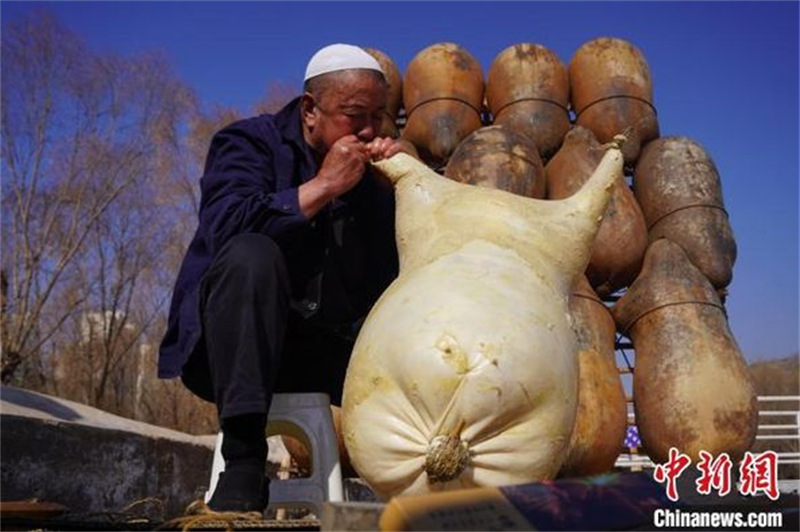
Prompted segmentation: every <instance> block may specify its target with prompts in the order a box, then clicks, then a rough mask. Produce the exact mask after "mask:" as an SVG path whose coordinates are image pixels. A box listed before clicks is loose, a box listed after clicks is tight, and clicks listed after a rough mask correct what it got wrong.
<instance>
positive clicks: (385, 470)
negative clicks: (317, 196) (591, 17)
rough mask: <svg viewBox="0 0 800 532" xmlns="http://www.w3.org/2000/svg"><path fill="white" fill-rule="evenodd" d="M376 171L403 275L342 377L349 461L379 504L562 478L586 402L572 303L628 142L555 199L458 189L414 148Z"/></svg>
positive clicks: (364, 329) (381, 301)
mask: <svg viewBox="0 0 800 532" xmlns="http://www.w3.org/2000/svg"><path fill="white" fill-rule="evenodd" d="M620 141H621V139H620ZM374 165H375V167H376V168H377V169H378V171H379V172H380V173H382V174H384V175H385V176H386V177H387V178H388V179H390V180H391V181H392V182H393V183H394V186H395V192H396V200H397V228H396V231H397V234H396V237H397V246H398V251H399V255H400V274H399V276H398V278H397V279H396V280H395V281H394V282H393V283H392V284H391V285H390V286H389V288H388V289H387V290H386V291H385V292H384V294H383V295H382V296H381V298H380V299H379V300H378V302H377V303H376V304H375V306H374V307H373V309H372V311H371V312H370V314H369V316H368V317H367V320H366V321H365V323H364V326H363V327H362V329H361V332H360V334H359V337H358V340H357V342H356V345H355V348H354V351H353V355H352V358H351V361H350V365H349V367H348V370H347V378H346V382H345V388H344V401H343V425H344V437H345V444H346V446H347V449H348V452H349V455H350V458H351V460H352V463H353V465H354V467H355V468H356V470H357V471H358V473H359V474H360V475H361V476H362V478H363V479H364V480H365V481H366V482H367V483H368V484H369V485H370V486H371V487H372V488H373V489H374V490H375V491H376V492H377V493H378V494H379V495H381V496H383V497H390V496H393V495H398V494H418V493H426V492H430V491H439V490H447V489H456V488H466V487H474V486H486V485H492V486H496V485H508V484H519V483H524V482H532V481H536V480H541V479H548V478H552V477H554V476H555V474H556V473H557V472H558V469H559V467H560V465H561V463H562V461H563V459H564V455H565V452H566V447H567V444H568V442H569V438H570V434H571V431H572V426H573V420H574V417H575V410H576V407H577V397H578V392H577V385H578V365H577V358H576V356H577V347H576V341H575V338H574V334H573V332H572V330H571V328H570V319H569V314H568V306H567V303H568V297H569V293H570V287H571V285H572V281H573V279H574V278H575V276H576V275H577V274H579V273H582V272H583V270H584V269H585V267H586V263H587V261H588V259H589V254H590V251H591V245H592V241H593V239H594V235H595V233H596V232H597V228H598V226H599V223H600V220H601V218H602V214H603V212H604V211H605V208H606V204H607V201H608V197H609V193H610V189H611V186H612V183H613V182H614V180H615V179H622V178H623V175H622V156H621V154H620V150H619V146H618V145H616V144H612V145H611V147H609V148H608V149H607V151H606V153H605V155H604V157H603V160H602V161H601V162H600V164H599V166H598V168H597V170H596V171H595V173H594V175H593V176H592V178H591V179H590V180H589V181H588V182H587V183H586V184H585V185H584V187H583V188H582V189H581V190H580V191H578V192H577V193H576V194H575V195H573V196H571V197H569V198H567V199H564V200H558V201H542V200H534V199H530V198H525V197H522V196H517V195H513V194H510V193H507V192H503V191H500V190H493V189H487V188H480V187H476V186H472V185H465V184H461V183H456V182H454V181H451V180H448V179H446V178H444V177H442V176H439V175H438V174H436V173H435V172H433V171H431V170H430V169H428V168H427V167H426V166H425V165H423V164H422V163H420V162H419V161H417V160H415V159H413V158H412V157H410V156H408V155H405V154H398V155H396V156H394V157H392V158H391V159H388V160H385V161H380V162H377V163H374Z"/></svg>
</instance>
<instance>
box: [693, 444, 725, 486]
mask: <svg viewBox="0 0 800 532" xmlns="http://www.w3.org/2000/svg"><path fill="white" fill-rule="evenodd" d="M713 458H714V457H713V456H711V453H707V452H706V451H700V463H698V464H697V469H699V470H700V473H701V475H700V478H698V479H697V480H696V481H695V485H696V486H697V493H699V494H701V495H708V494H709V493H711V489H712V488H713V489H715V490H717V491H718V492H719V494H720V496H724V495H727V494H728V493H730V491H731V467H733V461H732V460H731V457H730V456H728V453H722V454H721V455H719V456H717V458H716V459H713ZM712 459H713V460H712Z"/></svg>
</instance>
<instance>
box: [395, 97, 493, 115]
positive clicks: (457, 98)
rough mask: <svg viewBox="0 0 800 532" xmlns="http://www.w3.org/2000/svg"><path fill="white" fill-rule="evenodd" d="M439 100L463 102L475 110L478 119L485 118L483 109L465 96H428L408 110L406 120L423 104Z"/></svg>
mask: <svg viewBox="0 0 800 532" xmlns="http://www.w3.org/2000/svg"><path fill="white" fill-rule="evenodd" d="M439 100H450V101H454V102H459V103H463V104H464V105H466V106H467V107H469V108H470V109H472V110H473V111H475V113H477V115H478V119H480V120H482V119H483V117H482V115H481V110H480V109H478V108H477V107H475V106H474V105H472V103H470V102H468V101H467V100H464V99H463V98H459V97H457V96H436V97H433V98H428V99H427V100H422V101H421V102H417V104H416V105H414V106H413V107H412V108H411V109H409V110H408V111H406V120H409V119H410V118H411V113H413V112H414V111H416V110H417V109H419V108H420V107H422V106H423V105H425V104H428V103H431V102H436V101H439Z"/></svg>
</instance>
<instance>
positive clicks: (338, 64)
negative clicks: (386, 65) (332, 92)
mask: <svg viewBox="0 0 800 532" xmlns="http://www.w3.org/2000/svg"><path fill="white" fill-rule="evenodd" d="M355 68H365V69H367V70H377V71H378V72H380V73H381V74H384V72H383V69H382V68H381V65H380V63H378V61H377V60H376V59H375V58H374V57H372V56H371V55H369V54H368V53H367V52H365V51H364V50H362V49H361V48H359V47H358V46H353V45H352V44H331V45H329V46H326V47H325V48H322V49H320V50H319V51H318V52H317V53H315V54H314V56H313V57H312V58H311V61H309V62H308V66H307V67H306V76H305V78H303V82H306V81H308V80H309V79H311V78H313V77H315V76H319V75H321V74H327V73H328V72H337V71H339V70H351V69H355ZM384 76H385V74H384Z"/></svg>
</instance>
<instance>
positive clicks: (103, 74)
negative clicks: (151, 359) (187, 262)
mask: <svg viewBox="0 0 800 532" xmlns="http://www.w3.org/2000/svg"><path fill="white" fill-rule="evenodd" d="M2 48H3V64H2V107H3V109H2V134H3V140H2V155H3V157H2V170H3V174H4V176H5V179H4V181H3V188H4V190H3V214H2V222H3V259H2V271H3V274H4V276H5V277H6V278H7V279H8V288H7V290H6V293H5V298H4V305H3V309H2V311H3V312H2V343H3V353H2V381H3V382H5V383H8V382H12V381H15V379H16V382H27V383H28V384H30V382H31V381H30V379H31V377H32V376H33V377H36V379H38V383H39V384H40V385H41V384H44V383H46V382H47V381H48V377H49V376H48V370H49V368H52V367H53V364H54V362H55V360H52V359H51V358H52V357H58V356H61V355H62V354H64V353H66V352H67V351H69V349H67V348H68V347H70V348H72V349H73V350H74V349H77V348H78V347H79V346H80V347H81V348H82V349H81V354H82V355H84V358H85V359H86V360H87V361H88V362H89V363H90V366H93V365H94V364H91V359H92V357H93V355H96V356H97V358H98V359H99V360H101V361H102V364H101V366H100V370H99V372H97V371H89V370H88V368H81V367H80V365H79V364H77V362H76V361H77V360H80V359H81V356H79V355H76V357H75V358H76V361H75V362H74V363H73V364H71V366H72V367H73V368H74V371H78V372H79V371H88V373H89V376H90V377H91V378H94V377H95V376H96V381H91V382H90V383H89V387H90V389H91V394H90V398H89V401H88V402H90V403H91V404H98V405H99V404H102V403H103V397H104V396H105V394H106V393H107V392H108V390H109V389H110V386H109V384H110V381H111V380H112V377H113V375H114V374H115V372H117V371H119V370H120V369H121V368H122V366H123V365H124V361H125V360H127V359H129V358H133V357H134V356H135V355H131V354H132V353H135V352H136V349H137V347H138V343H139V342H140V341H141V339H142V336H143V335H144V334H145V333H146V332H147V331H148V329H149V328H150V326H151V324H152V323H153V322H154V320H155V319H156V317H157V315H158V314H159V312H163V307H164V306H165V301H166V297H167V296H166V295H165V294H168V291H169V290H168V288H167V287H165V286H164V282H165V278H166V276H164V274H163V269H164V266H165V262H164V257H165V255H166V254H165V249H166V248H167V247H168V245H169V244H170V242H171V240H170V237H171V236H172V235H170V231H169V229H168V228H169V227H171V226H172V225H173V224H172V223H171V220H172V219H173V218H174V213H173V211H172V209H171V208H170V207H171V206H170V204H169V202H167V201H163V191H162V190H161V189H160V187H161V186H163V183H164V182H165V181H169V180H170V178H171V175H170V173H171V172H177V173H181V172H182V171H184V170H185V168H184V166H183V165H184V161H183V160H182V156H185V154H182V153H181V152H182V150H185V148H184V147H182V146H181V140H180V137H181V135H180V131H179V128H180V127H182V125H183V124H186V123H187V122H188V119H189V116H190V114H191V113H192V111H193V107H194V100H193V95H192V93H191V91H190V90H189V89H187V88H186V87H185V86H184V85H183V84H181V83H180V82H178V81H177V80H176V79H175V78H174V76H173V75H172V74H171V71H170V68H169V65H168V64H167V62H166V61H165V60H164V58H163V57H162V56H160V55H159V54H143V55H140V56H136V57H133V58H121V57H117V56H113V55H98V54H94V53H92V52H91V51H90V50H88V49H87V47H86V46H85V45H84V44H83V43H82V42H81V41H80V39H78V38H77V37H76V36H75V35H74V34H73V33H71V32H70V31H68V30H67V29H65V28H64V27H63V26H61V25H60V24H59V23H58V22H57V21H56V20H55V19H54V18H53V17H52V16H50V15H49V14H47V13H46V12H38V13H36V14H34V15H33V16H31V17H29V18H27V19H25V20H23V21H21V22H20V23H17V24H14V25H10V26H9V27H7V28H4V32H3V36H2ZM159 199H160V201H159ZM94 315H98V316H101V317H102V324H100V325H97V324H94V325H91V326H90V329H91V330H90V331H89V334H90V336H92V341H91V342H89V343H88V344H87V343H86V342H83V341H76V340H82V338H76V336H78V337H82V336H85V335H86V331H85V330H84V329H85V325H86V323H94V322H92V320H91V319H89V318H88V317H89V316H94ZM87 319H88V320H89V322H87ZM95 321H96V320H95ZM72 377H74V376H72ZM34 382H36V381H34Z"/></svg>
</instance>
